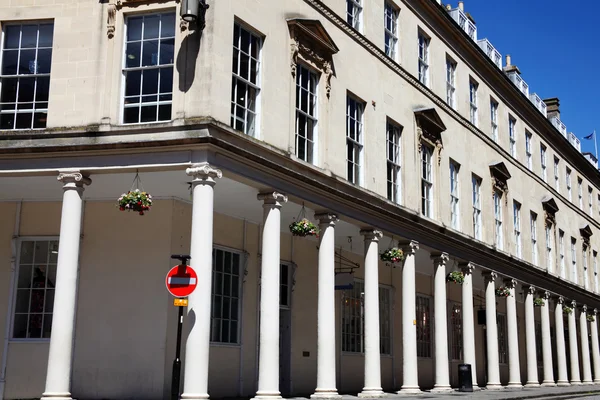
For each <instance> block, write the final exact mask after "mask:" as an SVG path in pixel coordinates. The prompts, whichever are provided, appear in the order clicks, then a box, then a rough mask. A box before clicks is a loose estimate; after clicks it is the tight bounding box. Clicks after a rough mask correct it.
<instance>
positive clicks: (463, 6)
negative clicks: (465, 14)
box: [458, 1, 465, 11]
mask: <svg viewBox="0 0 600 400" xmlns="http://www.w3.org/2000/svg"><path fill="white" fill-rule="evenodd" d="M458 8H459V9H460V11H465V2H464V1H459V2H458Z"/></svg>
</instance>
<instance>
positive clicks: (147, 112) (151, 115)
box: [140, 106, 157, 122]
mask: <svg viewBox="0 0 600 400" xmlns="http://www.w3.org/2000/svg"><path fill="white" fill-rule="evenodd" d="M156 111H157V108H156V106H144V107H142V114H141V117H140V122H153V121H156Z"/></svg>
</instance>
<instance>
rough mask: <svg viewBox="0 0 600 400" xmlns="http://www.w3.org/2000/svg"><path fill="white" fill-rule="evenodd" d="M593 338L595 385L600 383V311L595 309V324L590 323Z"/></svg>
mask: <svg viewBox="0 0 600 400" xmlns="http://www.w3.org/2000/svg"><path fill="white" fill-rule="evenodd" d="M590 327H591V332H590V334H591V336H592V360H593V362H594V383H600V346H599V345H598V310H597V309H595V308H594V322H591V323H590Z"/></svg>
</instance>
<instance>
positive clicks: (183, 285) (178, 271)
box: [165, 265, 198, 297]
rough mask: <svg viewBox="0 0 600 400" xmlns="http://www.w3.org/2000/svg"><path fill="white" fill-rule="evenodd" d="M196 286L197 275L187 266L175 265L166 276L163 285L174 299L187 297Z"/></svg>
mask: <svg viewBox="0 0 600 400" xmlns="http://www.w3.org/2000/svg"><path fill="white" fill-rule="evenodd" d="M197 284H198V275H196V271H194V270H193V269H192V267H190V266H189V265H176V266H174V267H173V268H171V270H170V271H169V273H168V274H167V278H166V280H165V285H166V286H167V290H168V291H169V293H171V294H172V295H173V296H175V297H186V296H189V295H190V294H191V293H192V292H193V291H194V289H196V285H197Z"/></svg>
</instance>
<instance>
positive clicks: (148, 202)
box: [117, 189, 152, 215]
mask: <svg viewBox="0 0 600 400" xmlns="http://www.w3.org/2000/svg"><path fill="white" fill-rule="evenodd" d="M117 203H118V207H119V210H121V211H135V212H137V213H139V214H140V215H144V213H145V212H146V211H148V210H150V207H152V196H151V195H150V193H146V192H141V191H140V190H139V189H135V190H134V191H129V192H127V193H123V194H122V195H121V197H119V199H118V200H117Z"/></svg>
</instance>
